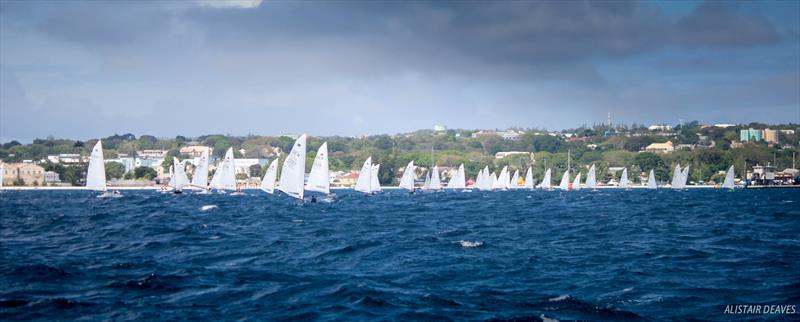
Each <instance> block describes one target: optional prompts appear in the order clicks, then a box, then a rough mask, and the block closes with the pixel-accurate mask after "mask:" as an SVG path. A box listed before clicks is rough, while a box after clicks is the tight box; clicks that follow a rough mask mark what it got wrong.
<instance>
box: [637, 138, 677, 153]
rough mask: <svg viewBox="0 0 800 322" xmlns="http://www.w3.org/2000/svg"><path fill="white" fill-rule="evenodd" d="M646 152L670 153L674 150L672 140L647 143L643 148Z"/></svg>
mask: <svg viewBox="0 0 800 322" xmlns="http://www.w3.org/2000/svg"><path fill="white" fill-rule="evenodd" d="M644 150H645V151H646V152H655V153H670V152H672V151H675V147H674V146H673V145H672V141H667V142H666V143H653V144H650V145H648V146H647V147H646V148H644Z"/></svg>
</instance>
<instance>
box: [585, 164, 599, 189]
mask: <svg viewBox="0 0 800 322" xmlns="http://www.w3.org/2000/svg"><path fill="white" fill-rule="evenodd" d="M586 188H589V189H595V188H597V176H596V173H595V168H594V164H592V167H591V168H589V173H587V174H586Z"/></svg>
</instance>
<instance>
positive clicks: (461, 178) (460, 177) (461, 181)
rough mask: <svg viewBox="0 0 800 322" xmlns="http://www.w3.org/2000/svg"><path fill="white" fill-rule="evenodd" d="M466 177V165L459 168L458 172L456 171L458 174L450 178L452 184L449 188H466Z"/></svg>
mask: <svg viewBox="0 0 800 322" xmlns="http://www.w3.org/2000/svg"><path fill="white" fill-rule="evenodd" d="M465 177H466V176H465V175H464V164H463V163H462V164H461V165H459V166H458V170H456V174H454V175H453V176H452V177H451V178H450V182H448V183H447V188H449V189H464V188H466V187H467V186H466V178H465Z"/></svg>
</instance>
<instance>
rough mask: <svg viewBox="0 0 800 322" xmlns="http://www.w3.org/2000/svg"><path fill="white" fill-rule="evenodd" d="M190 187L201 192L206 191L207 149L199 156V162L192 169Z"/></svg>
mask: <svg viewBox="0 0 800 322" xmlns="http://www.w3.org/2000/svg"><path fill="white" fill-rule="evenodd" d="M190 186H191V187H192V188H195V189H199V190H200V191H202V192H206V191H208V190H207V189H208V149H206V150H205V151H203V153H202V154H200V160H199V161H198V162H197V166H196V167H195V168H194V175H192V182H191V185H190Z"/></svg>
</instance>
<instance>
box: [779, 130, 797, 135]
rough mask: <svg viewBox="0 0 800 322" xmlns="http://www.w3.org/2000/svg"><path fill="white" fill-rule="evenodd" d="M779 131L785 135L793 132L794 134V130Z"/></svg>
mask: <svg viewBox="0 0 800 322" xmlns="http://www.w3.org/2000/svg"><path fill="white" fill-rule="evenodd" d="M778 131H779V132H781V133H783V134H784V135H792V134H794V130H778Z"/></svg>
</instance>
